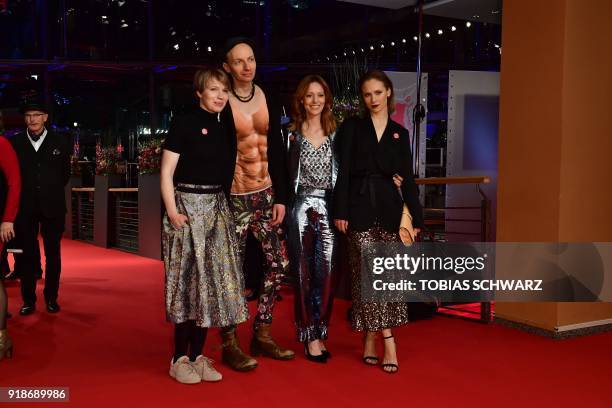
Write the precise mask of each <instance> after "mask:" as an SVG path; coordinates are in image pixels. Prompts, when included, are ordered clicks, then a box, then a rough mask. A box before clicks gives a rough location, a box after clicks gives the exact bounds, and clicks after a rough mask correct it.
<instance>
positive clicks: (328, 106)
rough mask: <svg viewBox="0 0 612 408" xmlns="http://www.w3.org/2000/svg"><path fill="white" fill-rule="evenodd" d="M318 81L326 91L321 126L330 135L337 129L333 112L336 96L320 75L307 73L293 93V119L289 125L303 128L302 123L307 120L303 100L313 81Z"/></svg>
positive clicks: (292, 127) (295, 128) (298, 129)
mask: <svg viewBox="0 0 612 408" xmlns="http://www.w3.org/2000/svg"><path fill="white" fill-rule="evenodd" d="M313 82H316V83H318V84H319V85H321V87H322V88H323V92H324V93H325V106H324V107H323V112H321V127H322V128H323V133H325V135H326V136H329V135H330V134H332V133H333V132H334V131H335V130H336V118H335V117H334V114H333V112H332V103H333V102H334V96H333V95H332V93H331V89H330V88H329V85H327V82H325V80H324V79H323V77H321V76H320V75H314V74H313V75H307V76H305V77H304V79H302V80H301V81H300V83H299V84H298V86H297V89H296V90H295V93H294V94H293V100H292V102H291V117H292V121H291V124H290V125H289V130H297V131H298V132H299V131H301V130H302V125H303V124H304V122H305V121H306V109H304V105H303V103H302V102H303V101H304V98H305V97H306V93H307V92H308V87H309V86H310V84H311V83H313Z"/></svg>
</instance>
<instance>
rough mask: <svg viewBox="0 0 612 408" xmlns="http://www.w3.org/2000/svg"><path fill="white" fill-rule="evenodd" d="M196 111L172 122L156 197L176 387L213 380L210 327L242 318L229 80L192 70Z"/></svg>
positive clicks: (217, 72) (243, 302) (216, 72)
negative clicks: (207, 347) (207, 346)
mask: <svg viewBox="0 0 612 408" xmlns="http://www.w3.org/2000/svg"><path fill="white" fill-rule="evenodd" d="M194 88H195V90H196V94H197V96H198V98H199V102H200V106H199V108H197V109H196V110H195V111H194V112H192V113H190V114H186V115H183V116H179V117H178V118H176V119H175V120H174V121H173V122H172V124H171V126H170V131H169V132H168V137H167V138H166V141H165V143H164V151H163V156H162V166H161V192H162V198H163V200H164V205H165V207H166V211H167V212H166V216H165V217H164V222H163V236H162V240H163V252H164V265H165V270H166V287H165V294H166V315H167V318H168V320H169V321H170V322H172V323H174V325H175V330H174V347H175V350H174V358H173V359H172V362H171V365H170V376H171V377H173V378H175V379H176V380H177V381H179V382H181V383H187V384H193V383H198V382H200V381H219V380H220V379H221V374H219V373H218V372H217V371H216V370H215V369H214V368H213V367H212V365H211V360H210V359H208V358H206V357H204V356H202V355H201V353H202V349H203V346H204V342H205V340H206V334H207V329H208V328H209V327H226V326H231V325H236V324H238V323H241V322H244V321H245V320H247V319H248V309H247V305H246V300H245V299H244V296H243V291H244V281H243V276H242V270H241V266H242V265H241V262H240V260H239V255H238V252H237V248H238V240H237V237H236V232H235V231H236V227H235V224H234V218H233V216H232V213H231V212H230V209H229V206H228V201H227V196H228V195H229V191H230V186H231V180H232V177H233V173H234V162H235V160H236V143H235V136H234V125H233V120H232V118H231V113H230V112H228V111H227V110H224V108H225V106H226V104H227V101H228V98H229V79H228V77H227V75H226V74H225V73H224V72H223V71H221V70H206V71H198V72H197V73H196V75H195V79H194Z"/></svg>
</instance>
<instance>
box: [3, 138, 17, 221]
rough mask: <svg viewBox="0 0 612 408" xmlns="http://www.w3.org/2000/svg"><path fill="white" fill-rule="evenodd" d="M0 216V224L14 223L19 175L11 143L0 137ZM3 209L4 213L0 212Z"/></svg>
mask: <svg viewBox="0 0 612 408" xmlns="http://www.w3.org/2000/svg"><path fill="white" fill-rule="evenodd" d="M0 176H1V178H2V180H0V215H1V216H2V222H15V217H16V216H17V210H18V209H19V195H20V193H21V175H20V173H19V162H18V161H17V155H16V154H15V151H14V150H13V147H12V146H11V143H10V142H9V141H8V140H7V139H5V138H4V137H3V136H0ZM2 209H4V211H1V210H2Z"/></svg>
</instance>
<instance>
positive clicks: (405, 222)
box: [399, 204, 416, 245]
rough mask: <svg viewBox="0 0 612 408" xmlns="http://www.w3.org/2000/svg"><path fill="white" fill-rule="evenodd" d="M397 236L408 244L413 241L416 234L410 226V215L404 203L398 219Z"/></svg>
mask: <svg viewBox="0 0 612 408" xmlns="http://www.w3.org/2000/svg"><path fill="white" fill-rule="evenodd" d="M399 236H400V239H401V240H402V242H403V243H404V244H406V245H410V244H412V243H413V242H414V239H415V237H416V234H415V232H414V228H413V227H412V215H410V210H408V207H407V206H406V204H404V208H402V219H401V220H400V227H399Z"/></svg>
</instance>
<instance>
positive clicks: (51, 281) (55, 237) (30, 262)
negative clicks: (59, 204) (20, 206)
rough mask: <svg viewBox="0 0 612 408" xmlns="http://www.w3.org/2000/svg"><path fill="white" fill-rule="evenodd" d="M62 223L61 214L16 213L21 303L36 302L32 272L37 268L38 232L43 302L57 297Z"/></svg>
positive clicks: (38, 261)
mask: <svg viewBox="0 0 612 408" xmlns="http://www.w3.org/2000/svg"><path fill="white" fill-rule="evenodd" d="M64 222H65V219H64V216H62V217H52V218H49V217H45V216H44V215H42V214H41V213H40V212H36V213H34V214H29V215H25V214H24V215H23V216H22V215H21V214H20V216H19V219H18V220H17V222H16V223H15V227H16V231H15V235H17V238H18V239H19V242H20V244H21V247H22V249H23V254H20V255H18V257H19V260H18V263H19V269H20V275H21V297H22V298H23V303H27V304H34V303H36V272H37V270H38V269H39V267H40V260H39V259H40V258H39V256H40V255H38V256H37V246H38V233H39V232H40V235H41V236H42V239H43V247H44V250H45V290H44V295H45V301H47V302H49V301H56V300H57V293H58V290H59V281H60V273H61V270H62V260H61V254H60V242H61V240H62V234H63V232H64Z"/></svg>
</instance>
